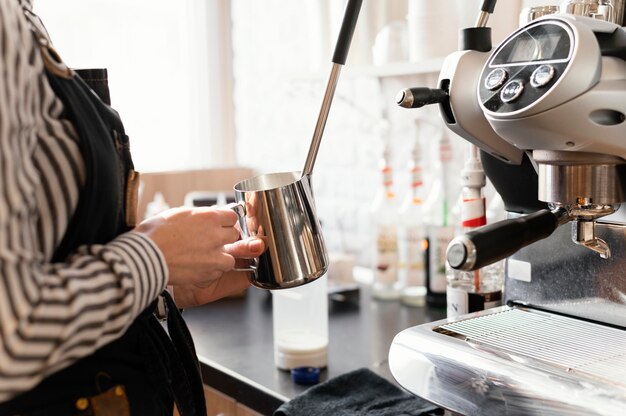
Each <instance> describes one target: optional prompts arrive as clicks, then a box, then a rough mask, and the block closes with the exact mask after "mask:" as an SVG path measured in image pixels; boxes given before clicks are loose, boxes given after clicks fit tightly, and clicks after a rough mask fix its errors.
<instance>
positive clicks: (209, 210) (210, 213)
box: [194, 207, 238, 227]
mask: <svg viewBox="0 0 626 416" xmlns="http://www.w3.org/2000/svg"><path fill="white" fill-rule="evenodd" d="M194 214H197V215H202V216H207V217H210V218H211V219H213V220H214V221H215V222H216V223H217V224H218V225H221V226H222V227H234V226H235V224H237V219H238V217H237V214H236V213H235V211H233V210H232V209H228V208H216V207H198V208H195V209H194Z"/></svg>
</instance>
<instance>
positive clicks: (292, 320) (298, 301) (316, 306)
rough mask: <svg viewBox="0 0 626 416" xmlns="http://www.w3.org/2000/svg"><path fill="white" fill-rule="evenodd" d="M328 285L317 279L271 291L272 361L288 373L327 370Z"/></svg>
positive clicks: (325, 278)
mask: <svg viewBox="0 0 626 416" xmlns="http://www.w3.org/2000/svg"><path fill="white" fill-rule="evenodd" d="M327 285H328V282H327V277H326V276H322V277H320V278H318V279H317V280H315V281H313V282H311V283H307V284H306V285H304V286H298V287H295V288H292V289H281V290H273V291H272V320H273V324H274V327H273V333H274V362H275V364H276V367H278V368H280V369H283V370H291V369H294V368H299V367H314V368H324V367H326V364H327V360H328V287H327Z"/></svg>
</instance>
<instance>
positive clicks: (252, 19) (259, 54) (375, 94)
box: [233, 0, 509, 265]
mask: <svg viewBox="0 0 626 416" xmlns="http://www.w3.org/2000/svg"><path fill="white" fill-rule="evenodd" d="M325 1H328V2H332V0H325ZM390 1H391V0H390ZM507 1H509V0H507ZM318 3H319V0H298V1H290V0H264V1H262V2H251V1H246V0H235V1H233V25H234V26H233V29H234V37H233V42H234V70H235V108H236V116H235V117H236V119H235V123H236V129H237V132H236V134H237V154H238V159H239V163H240V164H242V165H245V166H251V167H254V168H256V169H258V170H259V171H261V172H268V173H269V172H280V171H293V170H301V169H302V167H303V164H304V161H305V158H306V154H307V151H308V147H309V144H310V140H311V137H312V134H313V130H314V127H315V123H316V121H317V117H318V113H319V108H320V104H321V100H322V96H323V93H324V90H325V87H326V78H327V75H328V73H329V71H330V67H331V51H330V50H331V49H332V45H331V47H330V48H329V47H320V45H319V43H320V42H319V37H320V31H319V28H318V27H316V25H317V24H319V20H315V19H312V18H311V16H314V15H315V13H314V11H315V12H316V13H319V10H318V9H317V7H318ZM334 3H337V2H336V1H335V2H334ZM334 3H333V4H334ZM341 3H342V2H341ZM364 3H366V2H364ZM371 3H375V2H374V1H372V2H371ZM380 4H381V3H379V5H380ZM388 4H391V3H388ZM369 7H371V8H372V10H374V9H373V8H374V6H369ZM372 10H370V11H369V12H368V10H366V9H364V10H363V11H362V15H361V19H360V21H359V22H360V23H361V21H371V20H372V19H371V16H370V14H371V13H372ZM385 10H386V12H388V14H389V15H392V14H393V13H391V12H390V11H389V10H388V9H385ZM364 12H365V13H366V14H365V16H366V17H363V16H364V15H363V13H364ZM368 13H370V14H368ZM367 16H370V18H369V19H368V17H367ZM358 28H359V26H357V33H356V34H355V40H354V43H353V47H352V49H351V51H350V57H351V58H352V59H350V58H349V59H348V63H347V65H346V67H345V68H344V70H343V72H342V75H341V77H340V79H339V84H338V87H337V90H336V93H335V99H334V102H333V105H332V108H331V111H330V116H329V118H328V122H327V126H326V130H325V133H324V136H323V138H322V142H321V147H320V151H319V155H318V158H317V161H316V164H315V168H314V174H313V177H314V191H315V195H316V203H317V208H318V212H319V216H320V219H321V220H322V222H323V226H324V234H325V237H326V239H327V243H328V246H329V250H330V251H347V252H349V253H352V254H355V255H356V256H357V258H358V262H359V263H361V264H364V265H365V264H367V262H368V257H369V248H370V244H371V238H370V237H371V236H370V234H369V232H368V229H369V223H370V221H369V218H368V208H369V205H370V203H371V201H372V199H373V197H374V194H375V192H376V189H377V187H378V184H379V182H380V179H379V174H378V172H377V164H378V159H379V157H380V155H381V149H382V143H383V141H384V140H385V139H384V138H383V137H382V135H381V131H382V130H381V128H380V127H381V120H382V114H383V112H385V111H386V112H387V113H388V116H389V119H390V121H391V133H390V137H389V139H388V140H390V142H391V143H392V164H393V166H394V168H395V170H396V185H397V186H398V187H397V193H398V194H400V195H402V194H403V193H404V191H405V190H406V189H407V183H408V174H407V173H406V166H407V163H408V161H409V156H410V153H411V148H412V145H413V143H414V140H415V138H416V137H417V136H418V134H419V135H420V139H421V140H422V142H423V144H424V146H425V149H424V154H425V157H424V165H425V168H426V174H427V175H426V180H427V185H428V183H430V181H429V180H430V179H431V178H430V177H429V176H428V173H429V167H430V166H431V164H432V161H433V158H435V157H436V148H435V146H432V145H431V146H429V144H432V143H434V144H435V145H436V140H437V138H438V134H436V133H435V132H436V130H434V129H433V127H432V126H425V127H424V128H422V129H421V131H418V130H417V129H416V124H415V121H414V120H415V118H417V117H419V118H426V119H429V120H431V122H432V123H435V124H437V123H440V121H439V116H438V111H437V109H436V108H425V109H419V110H406V109H401V108H398V107H396V106H395V103H394V96H395V94H396V93H397V92H398V91H399V90H400V89H402V88H405V87H412V86H428V87H435V86H436V85H437V74H422V75H411V76H401V77H385V78H378V77H371V76H358V75H357V74H356V73H355V72H357V71H356V69H355V70H352V71H351V69H352V68H357V67H359V66H360V65H362V64H364V63H367V62H365V61H367V59H368V58H369V56H371V49H370V48H371V43H370V44H368V42H366V41H364V39H367V38H368V36H369V38H372V33H374V34H375V32H376V30H374V29H375V28H374V27H373V26H372V25H371V24H370V25H369V27H368V29H369V31H368V33H364V32H360V31H359V29H358ZM441 30H447V28H446V27H442V28H441ZM449 30H456V28H450V29H449ZM327 37H328V39H329V41H330V42H332V44H333V45H334V40H333V39H330V38H331V37H334V35H332V36H327ZM353 56H354V57H353ZM355 61H356V62H355ZM359 61H361V62H359ZM438 127H440V124H439V126H438ZM446 131H447V130H446ZM450 136H451V140H452V144H453V149H454V156H455V163H456V165H457V166H460V165H461V161H462V159H463V157H464V155H463V153H464V149H465V148H466V142H465V141H463V140H462V139H460V138H458V137H456V136H453V135H452V133H450Z"/></svg>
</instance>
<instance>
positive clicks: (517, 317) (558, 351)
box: [433, 308, 626, 386]
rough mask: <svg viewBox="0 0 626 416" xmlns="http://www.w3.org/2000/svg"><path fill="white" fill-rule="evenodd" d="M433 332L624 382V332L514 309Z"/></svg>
mask: <svg viewBox="0 0 626 416" xmlns="http://www.w3.org/2000/svg"><path fill="white" fill-rule="evenodd" d="M433 330H434V331H436V332H439V333H442V334H445V335H450V336H454V337H457V338H463V339H465V340H467V341H469V342H473V343H477V344H481V345H485V346H489V347H495V348H497V349H500V350H502V351H503V352H505V353H508V354H514V355H518V356H523V357H528V358H532V359H535V360H539V361H542V362H544V363H547V364H551V365H553V366H557V367H560V368H562V369H563V370H564V371H566V372H568V373H578V374H580V375H587V376H591V377H594V378H602V379H605V380H607V381H609V382H611V383H613V384H621V385H623V386H626V331H624V330H621V329H616V328H611V327H606V326H602V325H599V324H594V323H590V322H586V321H582V320H578V319H575V318H568V317H565V316H561V315H554V314H550V313H546V312H541V311H535V310H531V309H523V308H514V309H509V310H505V311H502V312H497V313H493V314H489V315H482V316H478V317H475V318H469V319H464V320H461V321H457V322H452V323H448V324H444V325H441V326H438V327H436V328H434V329H433Z"/></svg>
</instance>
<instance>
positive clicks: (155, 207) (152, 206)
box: [144, 191, 170, 218]
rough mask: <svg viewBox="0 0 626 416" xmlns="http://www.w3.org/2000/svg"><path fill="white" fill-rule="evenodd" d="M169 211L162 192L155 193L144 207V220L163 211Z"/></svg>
mask: <svg viewBox="0 0 626 416" xmlns="http://www.w3.org/2000/svg"><path fill="white" fill-rule="evenodd" d="M168 209H170V206H169V204H168V203H167V201H165V197H164V196H163V193H162V192H158V191H157V192H155V193H154V199H153V200H152V201H150V202H148V204H147V205H146V212H145V214H144V218H150V217H153V216H155V215H157V214H159V213H161V212H163V211H166V210H168Z"/></svg>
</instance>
